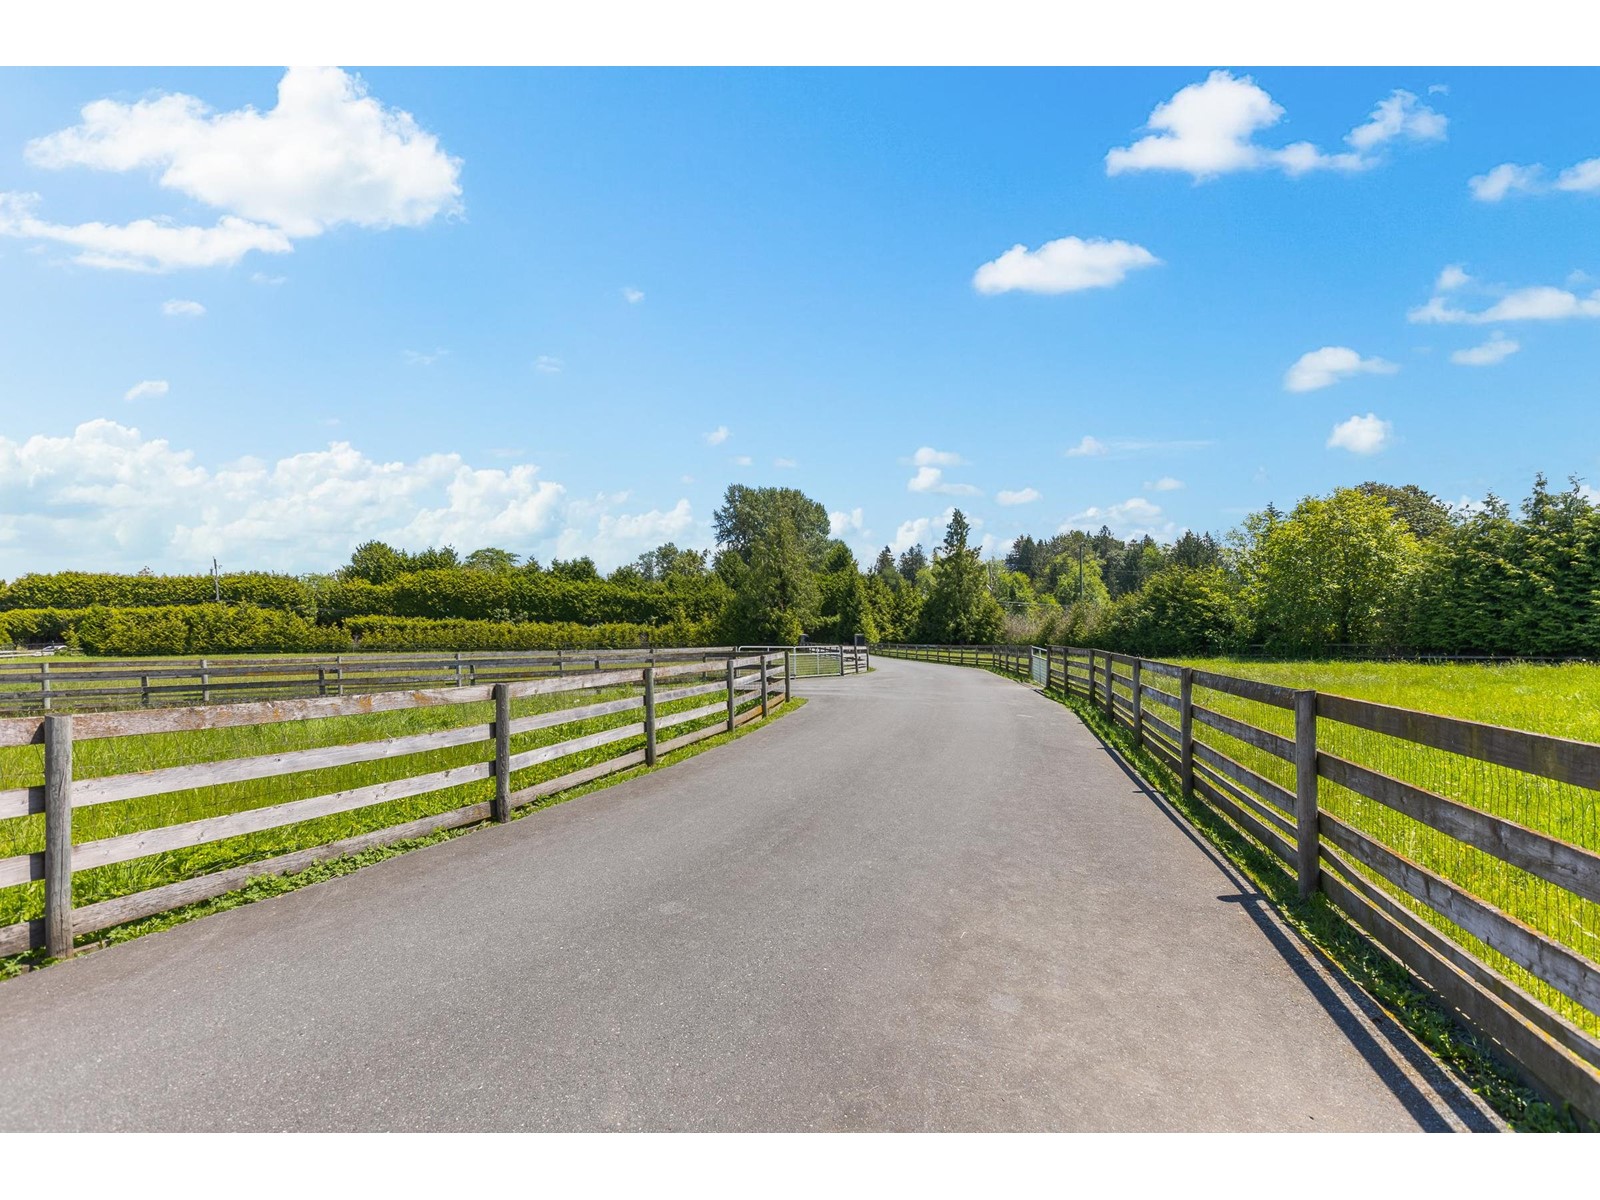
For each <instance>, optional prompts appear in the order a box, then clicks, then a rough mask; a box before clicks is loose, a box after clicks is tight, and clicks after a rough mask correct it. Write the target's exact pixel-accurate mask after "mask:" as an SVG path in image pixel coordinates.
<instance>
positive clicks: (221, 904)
mask: <svg viewBox="0 0 1600 1200" xmlns="http://www.w3.org/2000/svg"><path fill="white" fill-rule="evenodd" d="M695 699H702V698H695ZM805 703H806V702H805V700H804V699H803V698H801V697H795V698H794V699H792V700H790V701H789V702H788V703H786V704H779V706H778V708H777V710H776V711H775V712H774V713H773V714H772V715H771V716H770V717H769V718H768V719H767V720H766V721H752V722H748V723H746V724H744V725H741V726H739V728H737V729H735V730H734V731H733V732H732V733H721V734H717V735H716V736H714V737H709V738H706V739H704V740H703V741H699V742H695V743H694V744H693V745H689V746H685V747H683V748H682V749H680V750H675V751H673V752H671V753H670V754H665V755H663V756H661V758H660V759H658V760H657V762H656V765H655V766H653V767H645V766H637V767H631V768H629V769H627V770H625V771H618V772H616V773H615V774H613V775H607V776H604V777H603V778H601V779H597V780H593V781H591V782H589V783H585V784H579V785H578V786H577V787H573V788H568V789H567V790H565V791H562V792H555V793H553V794H551V795H549V796H543V797H540V798H539V799H538V800H535V801H534V802H532V803H531V804H526V805H523V806H522V807H520V808H517V809H515V810H514V811H513V812H512V814H511V819H512V820H513V821H518V820H521V819H522V818H524V817H526V816H528V815H530V814H532V813H535V812H538V811H540V810H541V809H546V808H550V807H552V806H554V805H557V804H564V803H566V802H567V801H569V800H576V799H577V798H578V797H580V796H586V795H588V794H589V793H591V792H597V791H600V790H602V789H603V788H608V787H611V786H613V785H614V784H618V783H621V782H623V781H624V780H627V779H634V778H637V777H638V776H640V775H647V774H650V773H651V772H654V771H659V770H662V769H664V768H666V767H670V766H673V765H674V764H676V763H680V762H684V761H686V760H688V759H691V758H693V757H695V756H696V755H697V754H704V753H705V752H706V751H707V750H713V749H715V748H716V747H718V746H723V745H726V744H727V743H729V742H732V741H736V740H738V739H739V738H742V737H744V736H745V735H746V734H749V733H753V732H754V731H756V730H758V729H761V728H764V727H765V726H766V725H768V724H770V723H771V722H773V721H776V720H779V719H780V718H782V717H784V716H786V715H788V714H789V713H790V712H792V711H794V710H795V709H797V708H801V707H802V706H804V704H805ZM682 732H683V730H682V729H680V728H674V729H673V730H672V735H673V736H677V735H679V734H681V733H682ZM568 736H571V735H570V734H568ZM607 749H608V751H610V748H609V747H608V748H607ZM611 753H616V752H615V751H611ZM562 762H563V763H564V764H565V765H564V766H563V768H562V769H563V770H572V769H575V768H574V767H573V765H572V762H571V760H570V759H564V760H562ZM389 823H390V824H397V823H399V822H398V820H397V821H391V822H389ZM486 824H488V822H481V823H479V824H477V825H467V826H462V827H460V828H457V829H446V830H441V831H439V832H438V833H434V834H429V835H428V836H426V837H420V838H411V839H409V840H407V841H403V842H395V843H393V844H391V845H388V846H379V847H376V848H374V849H371V850H366V851H363V852H361V853H360V854H351V855H346V856H345V857H343V858H334V859H328V860H326V861H324V862H319V863H317V864H315V865H314V866H311V867H307V868H306V869H305V870H304V871H297V872H295V873H294V874H292V875H263V876H258V877H257V878H255V879H252V880H251V881H250V882H249V883H247V884H246V885H245V886H244V887H242V888H239V889H237V890H236V891H232V892H226V893H224V894H223V895H221V896H216V897H214V898H212V899H210V900H203V901H200V902H199V903H197V904H189V905H185V906H184V907H182V908H175V909H171V910H170V911H168V912H164V913H159V914H157V915H155V916H152V917H145V918H143V919H141V920H138V921H130V922H128V923H127V924H125V925H118V926H115V927H113V928H111V929H104V930H99V931H97V932H95V933H92V934H85V935H83V936H81V937H79V938H77V939H76V942H75V945H76V946H77V947H78V948H80V949H84V948H100V947H103V946H110V945H115V944H117V943H118V942H127V941H132V940H133V939H134V938H136V937H143V936H145V935H146V934H150V933H159V932H160V931H161V930H163V929H170V928H172V927H173V926H175V925H182V924H184V923H185V922H188V921H193V920H195V919H196V918H199V917H204V916H209V915H210V914H212V913H217V912H225V911H227V910H228V909H230V908H238V907H240V906H241V905H244V904H253V903H255V902H256V901H257V900H265V899H267V898H269V897H272V896H281V895H283V894H284V893H285V892H292V891H295V890H297V889H299V888H303V887H306V886H308V885H310V884H313V883H321V882H323V881H324V880H328V879H337V878H339V877H340V876H342V875H349V874H351V873H352V872H355V871H358V870H360V869H361V868H362V867H366V866H371V865H372V864H373V863H378V862H382V861H384V860H385V859H388V858H395V857H397V856H398V855H401V854H406V853H409V852H410V851H412V850H417V849H420V848H422V847H424V846H432V845H434V844H436V843H438V842H446V841H449V840H450V839H452V838H456V837H461V836H462V835H464V834H468V833H471V832H473V831H474V830H476V829H481V828H483V826H484V825H486ZM328 840H333V839H328ZM54 961H56V960H54V959H50V958H48V957H47V956H46V955H45V953H44V951H42V950H33V951H29V952H28V953H25V954H16V955H10V956H7V957H0V980H4V979H9V978H11V977H13V976H16V975H20V974H22V973H24V972H26V971H29V970H33V969H36V968H38V967H40V966H44V965H47V964H49V963H51V962H54Z"/></svg>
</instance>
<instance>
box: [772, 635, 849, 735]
mask: <svg viewBox="0 0 1600 1200" xmlns="http://www.w3.org/2000/svg"><path fill="white" fill-rule="evenodd" d="M766 673H767V656H766V655H764V654H763V655H762V656H761V674H762V677H763V678H764V677H765V676H766ZM839 678H840V679H843V678H844V643H843V642H840V643H839ZM761 715H762V716H763V717H764V716H766V715H767V713H766V709H764V708H763V709H762V710H761Z"/></svg>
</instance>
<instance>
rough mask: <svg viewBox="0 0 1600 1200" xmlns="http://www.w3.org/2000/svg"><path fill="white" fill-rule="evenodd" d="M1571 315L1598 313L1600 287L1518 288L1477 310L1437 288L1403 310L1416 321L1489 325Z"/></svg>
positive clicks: (1419, 322)
mask: <svg viewBox="0 0 1600 1200" xmlns="http://www.w3.org/2000/svg"><path fill="white" fill-rule="evenodd" d="M1573 317H1600V289H1597V290H1595V291H1593V292H1590V293H1589V294H1588V295H1587V296H1580V295H1578V294H1577V293H1576V292H1571V291H1568V290H1567V289H1565V288H1558V287H1550V286H1549V285H1539V286H1535V287H1525V288H1517V289H1515V290H1513V291H1509V292H1505V293H1504V294H1502V295H1501V297H1500V299H1499V300H1497V301H1495V303H1493V304H1491V305H1490V306H1489V307H1488V308H1485V309H1479V310H1478V311H1476V312H1474V311H1472V310H1471V309H1467V308H1462V307H1460V306H1459V305H1457V304H1452V303H1451V301H1450V299H1449V298H1448V297H1446V296H1444V295H1443V294H1440V293H1437V292H1436V293H1435V294H1434V295H1433V296H1432V298H1430V299H1429V301H1428V302H1427V303H1426V304H1423V305H1420V306H1418V307H1417V308H1413V309H1412V310H1411V311H1410V312H1408V313H1407V314H1406V320H1408V321H1411V322H1412V323H1414V324H1419V325H1490V324H1498V323H1499V322H1502V321H1563V320H1567V319H1569V318H1573Z"/></svg>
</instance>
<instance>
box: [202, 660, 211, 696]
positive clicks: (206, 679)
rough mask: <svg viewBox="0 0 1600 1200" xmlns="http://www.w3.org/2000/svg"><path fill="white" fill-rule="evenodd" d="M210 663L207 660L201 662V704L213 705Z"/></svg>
mask: <svg viewBox="0 0 1600 1200" xmlns="http://www.w3.org/2000/svg"><path fill="white" fill-rule="evenodd" d="M210 665H211V664H210V663H208V662H206V660H205V659H203V658H202V659H201V660H200V703H202V704H210V703H211V671H210V669H209V668H210Z"/></svg>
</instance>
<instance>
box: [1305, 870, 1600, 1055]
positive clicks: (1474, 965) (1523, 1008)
mask: <svg viewBox="0 0 1600 1200" xmlns="http://www.w3.org/2000/svg"><path fill="white" fill-rule="evenodd" d="M1318 855H1319V857H1320V859H1321V860H1322V862H1323V863H1324V864H1326V865H1328V866H1331V867H1333V868H1334V870H1336V871H1337V872H1339V878H1340V882H1342V883H1343V884H1344V885H1345V886H1347V887H1349V888H1351V889H1353V890H1354V891H1356V892H1358V893H1359V894H1360V895H1361V898H1362V899H1363V900H1365V901H1366V902H1367V903H1368V904H1370V905H1372V906H1373V907H1374V908H1376V909H1378V910H1379V911H1380V912H1381V913H1382V914H1383V915H1384V916H1385V917H1387V918H1388V919H1389V920H1390V921H1393V922H1394V923H1395V924H1396V925H1398V926H1400V927H1401V928H1402V929H1404V930H1405V931H1406V932H1407V933H1408V934H1410V935H1411V936H1412V937H1413V938H1415V939H1416V940H1417V941H1419V942H1421V943H1423V944H1424V945H1425V946H1426V947H1427V948H1428V949H1429V950H1430V951H1431V952H1432V953H1434V954H1436V955H1438V956H1439V957H1440V958H1443V959H1445V960H1447V961H1448V962H1449V963H1450V964H1451V965H1452V966H1454V967H1455V968H1456V969H1457V970H1459V971H1461V972H1462V973H1463V974H1465V975H1467V976H1469V977H1470V978H1471V979H1472V980H1473V981H1474V982H1475V983H1477V984H1478V985H1479V986H1480V987H1483V988H1486V989H1487V990H1489V991H1491V992H1493V993H1494V994H1495V996H1496V997H1497V998H1498V999H1500V1000H1501V1001H1503V1002H1504V1003H1505V1004H1507V1005H1508V1006H1509V1007H1511V1008H1514V1009H1516V1010H1517V1012H1518V1013H1520V1014H1521V1015H1522V1016H1523V1017H1524V1018H1526V1019H1527V1020H1529V1021H1531V1022H1532V1023H1533V1024H1535V1025H1537V1026H1539V1028H1540V1029H1542V1030H1543V1031H1544V1032H1545V1033H1547V1034H1549V1035H1550V1036H1551V1037H1552V1038H1554V1039H1555V1040H1556V1041H1558V1042H1560V1043H1561V1044H1562V1045H1563V1046H1565V1047H1566V1048H1567V1049H1569V1050H1571V1051H1572V1052H1573V1053H1574V1054H1576V1055H1578V1056H1579V1057H1580V1058H1583V1059H1584V1060H1586V1061H1587V1062H1588V1063H1589V1064H1590V1065H1591V1066H1594V1067H1597V1068H1600V1042H1596V1041H1595V1040H1594V1039H1593V1038H1591V1037H1590V1036H1589V1035H1588V1034H1587V1033H1585V1032H1584V1031H1583V1030H1582V1029H1579V1028H1578V1027H1577V1026H1576V1025H1574V1024H1573V1023H1572V1022H1571V1021H1569V1020H1567V1018H1565V1017H1563V1016H1562V1015H1561V1014H1560V1013H1558V1012H1556V1011H1555V1009H1553V1008H1551V1007H1550V1006H1549V1005H1547V1004H1545V1003H1544V1002H1543V1001H1541V1000H1539V999H1538V998H1537V997H1535V996H1532V995H1530V994H1529V993H1527V992H1525V991H1523V990H1522V989H1521V988H1520V987H1518V986H1517V985H1516V984H1514V983H1512V982H1511V981H1510V980H1509V979H1507V978H1505V977H1504V976H1503V975H1501V974H1499V973H1498V972H1497V971H1495V970H1494V969H1493V968H1491V967H1490V966H1488V964H1486V963H1483V962H1480V961H1479V960H1478V959H1476V958H1474V957H1473V956H1472V955H1471V954H1470V953H1469V952H1468V951H1467V950H1466V948H1465V947H1463V946H1461V945H1459V944H1458V943H1456V942H1454V941H1451V940H1450V938H1449V937H1447V936H1446V935H1445V934H1443V933H1441V932H1440V931H1439V930H1437V929H1435V928H1434V927H1433V926H1432V925H1429V924H1428V923H1427V922H1426V921H1424V920H1423V919H1422V918H1421V917H1419V916H1417V914H1416V913H1414V912H1412V911H1411V910H1410V909H1408V908H1406V907H1405V906H1404V905H1402V904H1401V903H1400V902H1399V901H1397V900H1396V899H1395V898H1394V897H1393V896H1391V895H1389V894H1388V893H1387V892H1385V891H1384V890H1383V889H1382V888H1380V887H1378V885H1377V884H1375V883H1373V882H1372V881H1371V880H1370V879H1367V878H1366V877H1365V876H1364V875H1362V874H1361V873H1360V872H1359V871H1357V870H1356V869H1355V868H1354V867H1352V866H1351V865H1350V864H1349V863H1348V862H1346V861H1345V860H1344V859H1343V858H1342V857H1341V856H1340V855H1339V854H1338V852H1337V851H1335V850H1334V849H1333V848H1332V847H1331V846H1328V845H1326V844H1324V845H1322V846H1320V847H1319V848H1318Z"/></svg>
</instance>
